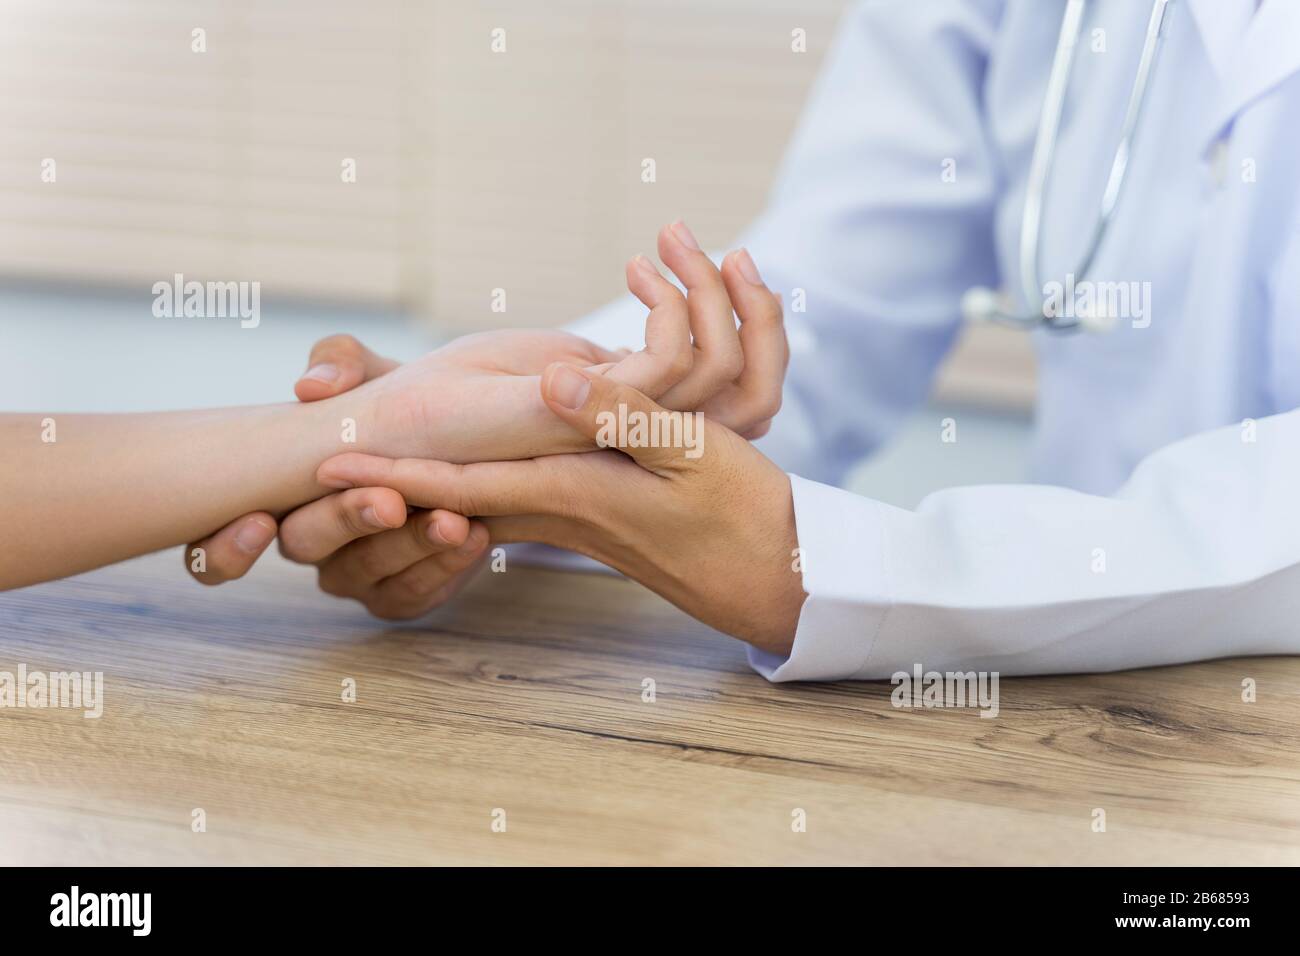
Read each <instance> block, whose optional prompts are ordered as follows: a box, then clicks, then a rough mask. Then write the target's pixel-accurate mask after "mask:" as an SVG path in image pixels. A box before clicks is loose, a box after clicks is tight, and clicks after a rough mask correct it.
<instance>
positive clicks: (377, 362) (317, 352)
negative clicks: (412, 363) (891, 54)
mask: <svg viewBox="0 0 1300 956" xmlns="http://www.w3.org/2000/svg"><path fill="white" fill-rule="evenodd" d="M397 365H398V363H397V362H394V361H393V360H392V359H388V358H384V357H383V356H380V355H376V354H375V353H374V352H372V351H370V349H368V348H366V347H365V346H364V345H362V344H361V343H360V342H358V341H357V340H356V339H355V338H353V337H352V336H350V335H331V336H329V337H328V338H324V339H321V340H320V341H319V342H317V343H316V344H315V345H313V346H312V349H311V356H310V357H309V358H308V359H307V371H306V372H304V373H303V374H302V377H301V378H299V379H298V381H297V383H296V384H295V385H294V387H293V391H294V394H295V395H297V396H298V398H299V400H300V401H304V402H315V401H318V400H320V399H322V398H329V397H330V396H331V395H338V394H339V393H341V392H346V391H348V390H349V389H352V388H356V387H357V386H358V385H360V384H361V383H362V382H368V381H370V379H372V378H378V377H379V376H380V375H383V374H385V373H386V372H391V371H392V370H393V369H395V368H397Z"/></svg>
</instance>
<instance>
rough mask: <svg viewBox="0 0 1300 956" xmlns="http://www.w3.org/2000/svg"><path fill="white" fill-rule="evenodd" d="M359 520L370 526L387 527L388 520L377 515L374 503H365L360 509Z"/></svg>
mask: <svg viewBox="0 0 1300 956" xmlns="http://www.w3.org/2000/svg"><path fill="white" fill-rule="evenodd" d="M361 520H362V521H364V522H365V523H366V524H368V525H370V527H372V528H387V527H388V522H386V521H385V520H384V519H383V518H381V517H379V512H378V511H377V510H376V509H375V506H374V505H366V506H365V507H364V508H362V509H361Z"/></svg>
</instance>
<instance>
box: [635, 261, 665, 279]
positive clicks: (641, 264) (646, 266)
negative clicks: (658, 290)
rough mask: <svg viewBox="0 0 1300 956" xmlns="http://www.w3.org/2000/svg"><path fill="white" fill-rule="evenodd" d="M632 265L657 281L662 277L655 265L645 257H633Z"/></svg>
mask: <svg viewBox="0 0 1300 956" xmlns="http://www.w3.org/2000/svg"><path fill="white" fill-rule="evenodd" d="M632 264H633V265H634V266H636V267H637V268H638V269H639V270H640V271H642V272H644V273H645V274H646V275H648V276H651V277H653V278H656V279H657V278H659V277H660V276H659V270H658V269H656V268H655V264H654V263H653V262H651V261H650V260H649V259H647V258H646V257H645V256H633V257H632Z"/></svg>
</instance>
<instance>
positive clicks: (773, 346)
mask: <svg viewBox="0 0 1300 956" xmlns="http://www.w3.org/2000/svg"><path fill="white" fill-rule="evenodd" d="M722 278H723V281H724V282H725V283H726V286H727V292H728V293H729V294H730V296H731V302H732V304H733V305H734V306H735V309H736V315H737V316H739V317H740V342H741V346H742V347H743V349H744V352H745V367H744V369H743V370H742V371H741V373H740V376H739V377H738V378H737V379H736V386H737V391H736V392H735V393H734V394H728V395H727V400H726V410H725V411H726V414H725V415H723V416H715V417H718V418H719V420H720V421H723V423H724V424H726V425H728V426H729V427H732V428H735V429H737V430H740V431H742V432H743V431H747V430H749V429H751V428H753V427H754V426H755V425H757V424H760V423H763V422H766V421H768V420H770V419H771V418H773V417H774V416H775V415H776V413H777V412H778V411H780V409H781V391H782V387H783V385H784V384H785V369H786V365H787V363H788V362H789V359H790V348H789V345H788V344H787V341H786V336H785V323H784V322H783V321H782V318H781V300H780V298H779V297H778V296H777V295H776V294H775V293H773V292H771V291H770V290H769V289H768V288H767V286H766V285H764V283H763V279H762V277H761V276H760V275H759V273H758V269H757V268H756V267H755V265H754V260H753V259H752V258H751V257H750V255H749V252H748V250H745V249H740V250H737V251H735V252H731V253H728V254H727V256H726V258H724V259H723V260H722Z"/></svg>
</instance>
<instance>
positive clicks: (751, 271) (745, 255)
mask: <svg viewBox="0 0 1300 956" xmlns="http://www.w3.org/2000/svg"><path fill="white" fill-rule="evenodd" d="M736 267H737V268H738V269H740V274H741V275H742V276H744V277H745V281H746V282H748V283H749V284H750V285H762V284H763V277H762V276H761V275H759V274H758V267H757V266H756V265H754V260H753V259H751V258H750V257H749V250H748V249H741V250H740V251H739V252H738V253H736Z"/></svg>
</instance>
